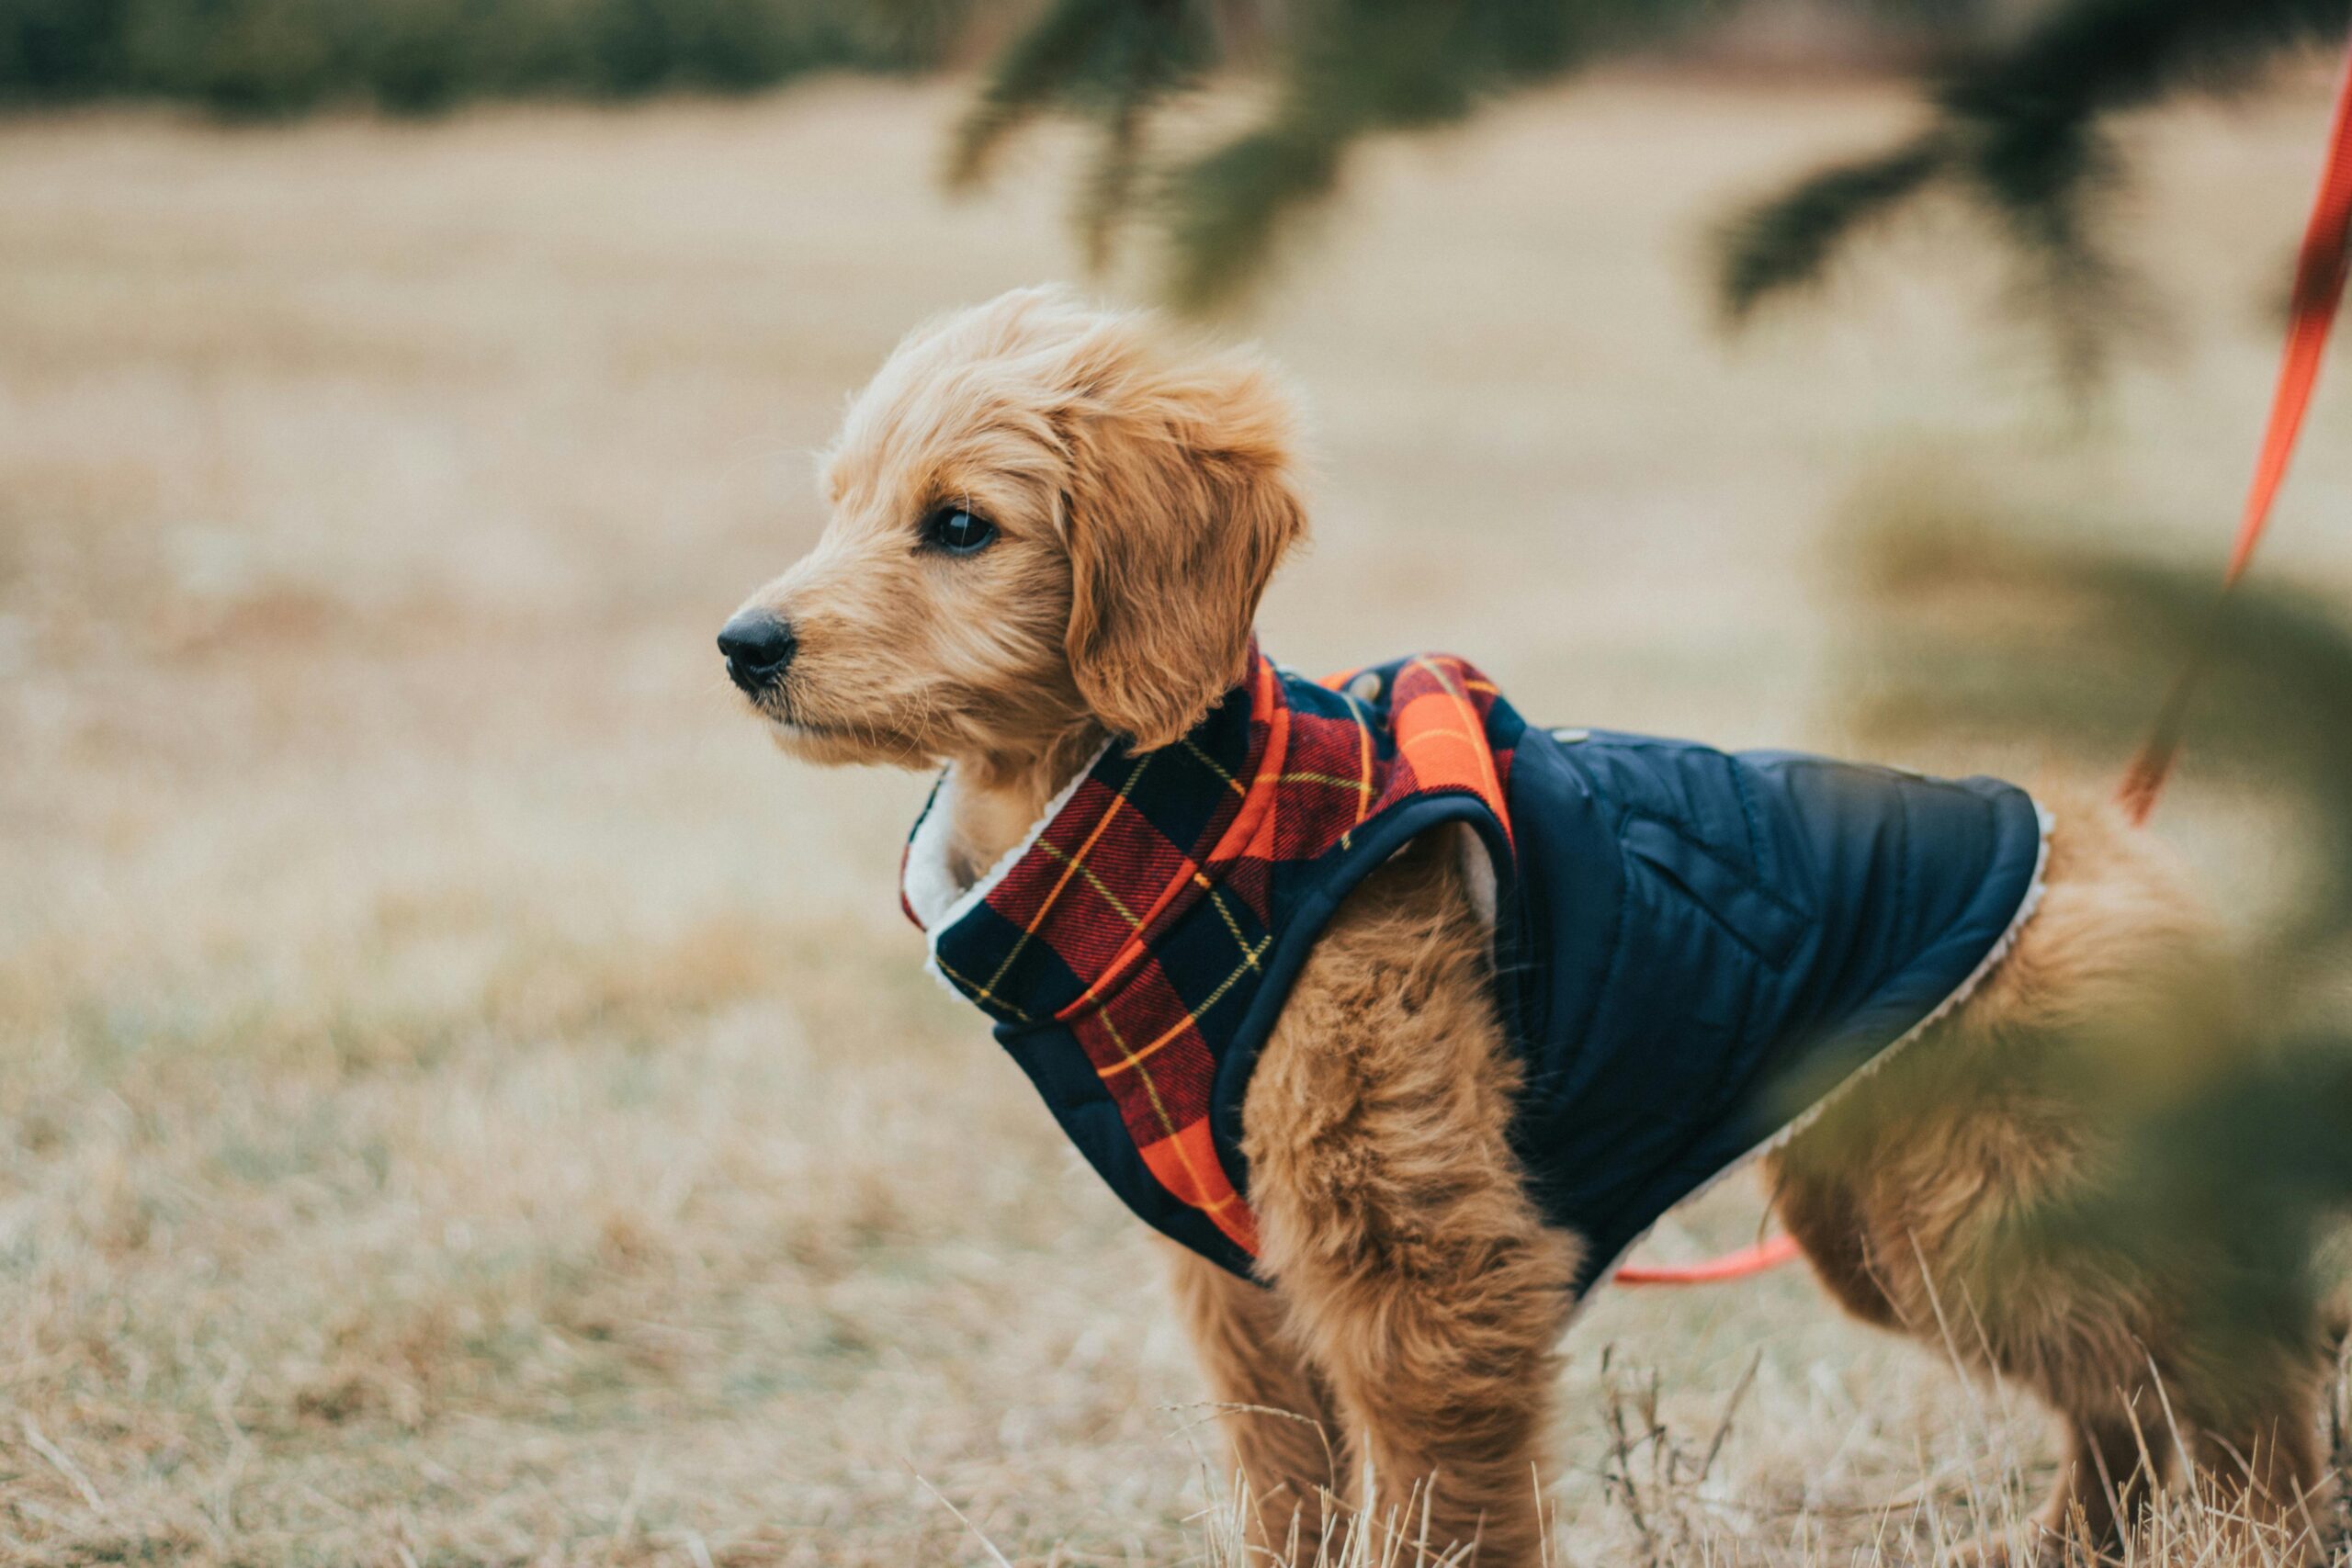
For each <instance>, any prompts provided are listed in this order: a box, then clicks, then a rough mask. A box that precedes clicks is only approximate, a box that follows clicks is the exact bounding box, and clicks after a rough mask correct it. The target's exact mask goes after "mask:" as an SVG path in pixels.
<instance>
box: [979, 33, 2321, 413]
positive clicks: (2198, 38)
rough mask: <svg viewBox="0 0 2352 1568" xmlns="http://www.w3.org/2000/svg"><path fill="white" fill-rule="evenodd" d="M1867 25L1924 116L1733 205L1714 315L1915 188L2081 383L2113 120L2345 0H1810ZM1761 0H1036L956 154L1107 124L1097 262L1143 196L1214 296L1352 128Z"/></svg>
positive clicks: (2222, 74) (2264, 47) (1318, 181)
mask: <svg viewBox="0 0 2352 1568" xmlns="http://www.w3.org/2000/svg"><path fill="white" fill-rule="evenodd" d="M1822 4H1823V6H1825V7H1826V8H1829V9H1833V10H1842V11H1845V12H1847V13H1849V14H1850V15H1851V16H1852V17H1855V18H1856V19H1857V20H1858V22H1859V21H1862V20H1876V21H1879V22H1882V23H1883V22H1886V21H1889V20H1894V21H1897V22H1902V23H1905V24H1907V25H1908V26H1910V27H1912V28H1915V29H1917V30H1918V32H1919V33H1920V35H1921V36H1923V37H1928V38H1932V39H1935V40H1937V43H1938V45H1939V47H1938V48H1937V49H1935V50H1934V51H1929V53H1928V59H1929V60H1930V61H1931V62H1932V63H1931V64H1930V66H1929V72H1928V74H1929V80H1928V82H1927V84H1926V91H1927V97H1928V107H1929V111H1930V118H1929V121H1928V126H1927V128H1926V129H1925V130H1922V131H1920V132H1919V133H1917V134H1916V135H1914V136H1912V137H1910V138H1908V139H1906V140H1905V141H1902V142H1901V143H1899V144H1897V145H1895V146H1894V147H1892V148H1889V149H1886V150H1884V151H1882V152H1871V153H1865V154H1861V155H1859V156H1856V157H1853V158H1850V159H1847V160H1843V161H1840V162H1838V163H1835V164H1831V165H1830V166H1828V167H1826V168H1823V169H1820V170H1816V171H1814V172H1812V173H1809V174H1806V175H1802V176H1801V177H1798V178H1796V179H1794V180H1793V181H1792V183H1791V184H1790V185H1789V186H1787V187H1786V188H1784V189H1783V190H1781V191H1780V192H1778V193H1775V194H1773V195H1771V196H1770V197H1767V198H1764V199H1762V200H1760V201H1758V203H1756V204H1755V205H1754V206H1753V207H1751V208H1749V209H1747V210H1746V211H1744V212H1742V213H1739V214H1736V215H1735V216H1734V217H1733V218H1732V219H1731V220H1729V221H1728V222H1726V223H1725V224H1724V226H1723V229H1722V231H1721V234H1720V237H1719V243H1718V267H1717V285H1716V291H1717V299H1718V301H1719V304H1720V306H1721V309H1722V310H1723V313H1724V320H1725V321H1726V323H1727V324H1729V325H1733V326H1736V325H1738V324H1740V323H1742V322H1745V321H1747V320H1749V319H1750V318H1752V317H1753V316H1754V315H1755V313H1756V312H1757V311H1758V310H1759V309H1760V308H1762V307H1763V306H1764V305H1765V304H1767V303H1768V302H1770V301H1772V300H1775V299H1781V298H1783V297H1785V296H1789V295H1792V294H1794V293H1796V292H1798V291H1800V290H1801V289H1803V288H1805V287H1806V286H1808V285H1811V284H1813V283H1815V282H1817V281H1818V280H1819V279H1821V278H1822V276H1824V275H1825V274H1826V271H1827V270H1828V268H1829V266H1830V265H1831V264H1832V262H1833V261H1834V260H1835V259H1836V258H1837V257H1838V254H1840V253H1841V252H1842V251H1843V250H1844V249H1845V248H1846V247H1847V245H1848V244H1849V243H1850V242H1851V240H1852V239H1853V238H1854V236H1855V235H1856V234H1857V233H1858V232H1859V231H1861V230H1862V229H1863V228H1865V227H1866V226H1868V225H1869V224H1871V222H1873V221H1877V220H1883V219H1885V218H1887V217H1889V216H1891V215H1892V214H1894V212H1895V211H1897V210H1898V209H1901V208H1902V207H1903V206H1905V204H1907V203H1908V202H1909V201H1911V200H1912V199H1913V198H1915V197H1917V196H1919V195H1921V194H1923V193H1925V192H1928V191H1929V190H1938V189H1941V190H1949V191H1951V192H1953V193H1955V194H1957V195H1959V196H1960V197H1962V198H1963V199H1965V200H1966V201H1968V202H1970V203H1971V204H1972V205H1973V206H1975V207H1976V208H1978V209H1981V210H1982V211H1984V212H1985V213H1986V214H1987V215H1988V216H1990V217H1991V218H1992V219H1993V220H1994V221H1995V224H1996V229H1997V231H1999V233H2000V235H2001V236H2002V238H2003V240H2004V241H2005V243H2007V245H2008V247H2009V248H2010V249H2011V250H2012V251H2013V252H2014V254H2016V256H2017V257H2018V261H2019V263H2020V273H2019V277H2020V288H2019V289H2018V292H2017V296H2016V299H2015V300H2014V306H2015V308H2016V309H2017V310H2018V313H2019V314H2021V315H2023V316H2026V317H2028V318H2030V319H2038V320H2040V321H2042V322H2043V323H2045V324H2046V325H2048V326H2049V327H2050V328H2051V329H2052V333H2053V338H2054V341H2055V344H2056V346H2057V349H2058V351H2059V354H2060V356H2061V359H2062V362H2063V365H2064V368H2065V370H2066V371H2067V373H2068V377H2069V379H2070V380H2072V381H2074V382H2075V383H2077V384H2080V383H2085V382H2088V381H2090V380H2092V379H2093V378H2096V377H2097V375H2098V371H2099V369H2100V367H2101V364H2102V361H2103V356H2104V354H2105V352H2106V348H2107V345H2108V344H2109V342H2110V341H2111V340H2112V339H2113V337H2114V335H2115V333H2116V331H2117V329H2118V328H2119V327H2120V326H2121V325H2123V324H2126V323H2127V322H2128V321H2130V320H2131V310H2132V305H2133V301H2134V299H2135V298H2136V294H2135V290H2134V289H2133V288H2132V286H2131V279H2132V273H2131V268H2130V266H2129V265H2127V264H2126V263H2125V262H2124V261H2123V260H2122V259H2121V258H2119V257H2117V256H2115V255H2113V254H2109V250H2108V248H2107V246H2106V245H2105V244H2104V243H2102V241H2101V239H2100V225H2099V222H2098V219H2099V208H2100V197H2102V196H2103V195H2104V194H2105V193H2106V192H2108V191H2109V190H2110V189H2111V188H2112V187H2113V186H2116V185H2117V184H2118V183H2119V182H2120V180H2121V179H2122V177H2123V176H2124V175H2125V173H2126V172H2127V171H2126V168H2125V164H2124V160H2123V159H2122V157H2121V156H2120V153H2119V152H2118V150H2117V148H2116V147H2115V145H2114V143H2113V142H2112V141H2111V140H2110V137H2109V130H2108V126H2109V119H2110V118H2111V117H2112V116H2114V115H2116V114H2118V113H2120V112H2122V111H2125V110H2129V109H2132V108H2137V107H2143V106H2145V105H2148V104H2151V103H2154V102H2156V101H2159V100H2161V99H2163V98H2165V97H2166V96H2171V95H2173V94H2176V93H2179V92H2183V91H2188V90H2199V89H2215V88H2225V87H2229V86H2232V85H2236V84H2239V83H2243V82H2245V81H2247V80H2248V79H2250V77H2251V76H2252V75H2253V73H2255V72H2256V71H2257V70H2258V68H2260V67H2261V66H2263V65H2264V64H2266V63H2267V62H2272V61H2274V60H2276V59H2278V57H2280V56H2281V55H2282V54H2283V53H2284V52H2285V51H2290V50H2292V49H2295V48H2298V47H2301V46H2305V45H2309V44H2312V43H2314V42H2318V41H2324V40H2328V39H2335V38H2340V37H2341V36H2342V34H2343V31H2344V29H2345V28H2346V25H2347V22H2352V0H2027V3H2024V4H2010V5H2006V6H2005V5H2000V4H1996V3H1995V0H1973V3H1972V0H1822ZM1767 9H1770V0H1455V3H1452V4H1446V5H1430V4H1427V3H1424V0H1283V3H1280V4H1277V3H1276V0H1225V3H1223V4H1214V3H1212V0H1051V3H1049V4H1047V5H1046V6H1044V7H1043V9H1042V11H1041V12H1040V14H1039V15H1037V17H1035V20H1034V21H1033V22H1032V23H1031V24H1030V26H1029V27H1028V28H1026V29H1025V30H1023V31H1022V32H1020V33H1019V34H1017V35H1016V36H1015V37H1014V38H1013V39H1012V41H1011V42H1010V43H1009V44H1008V45H1007V46H1006V47H1005V49H1004V50H1003V51H1002V52H1001V54H1000V55H999V57H998V59H997V60H996V62H995V63H994V65H993V67H992V68H991V71H990V73H989V78H988V81H987V84H986V85H985V86H984V87H983V89H982V91H981V93H980V95H979V96H978V101H977V102H976V104H975V105H974V107H973V109H972V111H971V113H970V115H969V116H968V117H967V119H966V121H965V123H964V125H963V128H962V130H961V131H960V133H959V135H958V139H957V148H956V160H955V165H954V167H955V175H956V179H957V180H958V181H959V182H963V183H969V182H971V181H973V180H975V179H977V178H978V177H980V176H981V175H983V174H984V172H985V170H986V168H987V166H988V162H989V157H990V155H991V154H992V153H993V152H995V151H996V150H997V149H998V148H999V147H1000V146H1001V144H1002V142H1003V141H1005V139H1006V138H1008V137H1010V136H1012V134H1014V133H1016V132H1017V131H1018V130H1021V129H1022V128H1023V127H1024V126H1026V125H1028V124H1029V123H1031V122H1032V121H1034V120H1035V119H1036V118H1040V117H1042V116H1045V115H1048V114H1069V115H1074V116H1078V117H1080V118H1086V119H1090V120H1091V121H1093V122H1095V123H1096V124H1097V125H1099V126H1100V127H1101V128H1102V129H1101V134H1102V138H1103V145H1102V152H1101V154H1100V159H1099V162H1098V165H1097V171H1096V173H1095V175H1093V177H1092V178H1091V181H1090V182H1089V183H1088V185H1087V186H1086V189H1085V193H1084V195H1083V197H1082V199H1081V200H1080V204H1079V205H1080V213H1081V220H1082V222H1083V225H1084V227H1085V229H1086V231H1087V233H1088V235H1089V236H1090V240H1091V246H1090V249H1091V251H1092V253H1093V254H1095V255H1096V256H1097V258H1098V260H1099V259H1100V258H1101V257H1102V256H1103V255H1104V254H1107V248H1106V246H1105V244H1104V237H1105V236H1106V235H1107V234H1108V233H1109V232H1111V231H1112V230H1113V228H1114V226H1115V225H1116V224H1117V223H1118V222H1119V221H1121V220H1124V219H1125V218H1128V217H1134V216H1148V217H1149V218H1150V219H1151V220H1153V223H1154V224H1155V226H1156V227H1157V229H1158V231H1159V238H1160V241H1161V242H1162V244H1163V247H1164V260H1165V276H1164V280H1163V281H1164V291H1165V293H1166V294H1167V295H1168V297H1169V298H1170V299H1171V300H1172V301H1173V302H1175V303H1177V304H1179V305H1181V306H1183V307H1185V308H1187V309H1190V310H1196V311H1197V310H1213V309H1216V308H1218V307H1221V306H1224V305H1227V304H1229V303H1231V302H1233V301H1235V300H1237V299H1240V298H1242V297H1243V296H1244V295H1245V294H1246V293H1247V292H1248V290H1249V289H1250V288H1251V287H1252V286H1254V285H1255V284H1257V283H1258V282H1259V281H1260V280H1261V279H1262V278H1263V277H1264V276H1266V275H1267V274H1268V272H1269V270H1270V267H1271V265H1272V262H1273V260H1274V259H1275V257H1276V255H1277V253H1278V252H1279V250H1280V249H1281V243H1282V241H1283V238H1284V236H1285V235H1286V234H1287V233H1288V232H1289V231H1291V229H1292V228H1293V227H1294V226H1295V224H1296V223H1297V222H1298V220H1300V219H1302V218H1303V217H1305V216H1306V215H1307V214H1308V213H1309V212H1311V211H1312V210H1313V209H1314V208H1315V207H1316V206H1317V204H1318V203H1320V202H1321V201H1322V200H1323V199H1324V198H1325V197H1329V195H1330V194H1331V193H1332V192H1333V191H1334V190H1335V189H1336V188H1337V187H1338V186H1339V185H1340V182H1341V181H1342V179H1343V178H1344V176H1345V174H1346V171H1347V167H1348V157H1349V154H1350V153H1351V152H1352V151H1353V150H1354V149H1355V148H1356V147H1357V146H1358V145H1359V144H1361V143H1362V142H1363V141H1365V140H1367V139H1369V138H1371V137H1374V136H1376V135H1379V134H1382V133H1389V132H1410V131H1417V130H1427V129H1429V128H1431V127H1436V126H1442V125H1446V124H1450V123H1453V122H1457V121H1460V120H1463V119H1465V118H1469V117H1471V116H1474V115H1476V113H1478V112H1479V111H1480V110H1481V109H1483V108H1484V107H1487V105H1489V104H1491V103H1492V102H1494V101H1495V100H1496V99H1497V98H1498V97H1500V96H1503V95H1505V94H1507V93H1510V92H1511V91H1513V90H1515V89H1518V88H1521V87H1525V86H1528V85H1534V84H1539V83H1544V82H1549V81H1555V80H1558V79H1560V78H1562V77H1564V76H1566V75H1567V74H1569V73H1572V72H1574V71H1576V70H1577V69H1579V68H1582V67H1584V66H1587V65H1589V64H1591V63H1593V62H1597V61H1600V60H1603V59H1607V58H1611V57H1615V56H1621V55H1624V54H1627V53H1631V52H1634V51H1643V50H1654V49H1657V48H1660V47H1662V46H1665V45H1668V44H1673V43H1679V42H1684V41H1688V40H1691V39H1696V38H1698V37H1700V36H1702V34H1703V33H1705V32H1706V31H1707V29H1710V28H1714V27H1716V26H1718V25H1719V24H1723V23H1724V22H1727V21H1730V20H1733V19H1734V18H1736V17H1739V16H1740V15H1742V14H1745V13H1753V12H1758V11H1760V10H1767ZM1235 39H1243V40H1246V41H1247V44H1248V46H1249V51H1250V54H1251V56H1252V57H1253V58H1254V57H1255V56H1256V55H1257V54H1258V53H1259V52H1261V46H1262V52H1263V53H1264V55H1265V57H1266V59H1265V67H1264V69H1263V70H1262V71H1261V72H1258V73H1254V74H1255V75H1256V77H1257V78H1258V85H1259V86H1260V87H1261V90H1262V95H1263V99H1264V102H1263V107H1262V108H1261V112H1260V113H1259V114H1258V116H1257V118H1256V119H1255V121H1254V123H1252V124H1250V125H1248V126H1246V127H1245V128H1243V129H1241V130H1238V132H1236V133H1234V134H1232V135H1231V136H1230V137H1228V138H1227V139H1226V140H1224V141H1221V142H1217V143H1215V144H1213V145H1210V146H1208V147H1206V148H1205V149H1198V150H1192V151H1188V152H1185V153H1183V154H1182V155H1180V156H1176V157H1173V158H1171V159H1169V160H1165V161H1162V162H1159V163H1157V164H1154V163H1153V162H1152V161H1151V160H1150V159H1149V158H1148V156H1147V150H1148V147H1149V145H1150V141H1149V135H1148V132H1149V127H1150V122H1151V120H1152V118H1153V117H1154V115H1155V114H1156V113H1158V112H1159V110H1160V109H1161V108H1162V107H1164V106H1165V105H1166V104H1167V103H1168V102H1169V101H1170V98H1171V97H1172V96H1175V95H1176V94H1177V93H1179V92H1180V91H1182V89H1184V88H1187V87H1191V86H1195V85H1203V84H1204V83H1207V82H1209V81H1211V80H1214V79H1216V78H1217V77H1219V76H1220V75H1238V74H1241V73H1240V72H1239V71H1238V70H1237V65H1238V62H1237V60H1236V58H1235V55H1236V52H1237V51H1236V50H1235V48H1234V47H1233V41H1234V40H1235Z"/></svg>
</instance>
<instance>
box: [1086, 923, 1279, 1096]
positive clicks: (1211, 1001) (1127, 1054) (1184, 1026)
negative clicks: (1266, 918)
mask: <svg viewBox="0 0 2352 1568" xmlns="http://www.w3.org/2000/svg"><path fill="white" fill-rule="evenodd" d="M1236 934H1237V935H1238V932H1237V933H1236ZM1273 942H1274V939H1273V938H1272V937H1271V936H1268V937H1264V938H1261V939H1260V940H1259V941H1258V942H1256V943H1255V944H1252V943H1250V942H1243V943H1241V962H1240V963H1238V964H1235V965H1234V966H1233V972H1232V973H1231V974H1229V975H1227V976H1226V977H1225V978H1224V979H1222V980H1220V981H1218V982H1217V987H1216V989H1215V990H1213V991H1211V992H1210V993H1209V994H1208V996H1207V997H1206V998H1204V999H1203V1000H1202V1002H1201V1004H1200V1005H1199V1006H1198V1007H1196V1008H1194V1009H1193V1010H1192V1011H1190V1012H1188V1013H1186V1014H1185V1015H1184V1016H1183V1017H1182V1019H1180V1020H1178V1021H1177V1022H1176V1023H1175V1025H1174V1026H1173V1027H1172V1028H1170V1030H1169V1031H1168V1032H1166V1033H1165V1034H1162V1035H1161V1036H1160V1037H1159V1039H1157V1040H1155V1041H1153V1042H1152V1043H1150V1044H1148V1045H1146V1046H1145V1047H1144V1048H1143V1049H1142V1050H1140V1051H1131V1050H1129V1049H1128V1048H1127V1043H1126V1042H1125V1040H1123V1039H1121V1038H1120V1037H1119V1032H1118V1030H1117V1028H1116V1027H1115V1026H1114V1025H1113V1023H1112V1022H1111V1010H1110V1009H1109V1008H1107V1007H1106V1008H1103V1009H1100V1010H1098V1011H1097V1014H1096V1016H1097V1017H1099V1018H1101V1019H1102V1020H1103V1027H1104V1028H1105V1029H1108V1030H1110V1031H1111V1043H1113V1044H1114V1045H1116V1046H1118V1048H1119V1055H1120V1056H1121V1058H1122V1059H1121V1060H1119V1061H1116V1062H1114V1063H1112V1064H1111V1065H1110V1066H1107V1067H1097V1068H1096V1069H1095V1073H1096V1075H1097V1076H1098V1077H1105V1078H1107V1077H1112V1076H1113V1075H1114V1074H1117V1073H1124V1072H1129V1071H1132V1070H1133V1069H1135V1068H1136V1067H1140V1066H1143V1064H1144V1061H1145V1059H1146V1058H1147V1057H1149V1056H1150V1055H1153V1054H1154V1053H1156V1052H1158V1051H1159V1050H1160V1049H1162V1048H1163V1047H1165V1046H1166V1045H1167V1043H1169V1042H1170V1041H1171V1040H1174V1039H1176V1038H1177V1037H1179V1036H1180V1035H1182V1033H1183V1032H1184V1031H1186V1030H1188V1029H1192V1028H1195V1027H1197V1026H1198V1025H1199V1023H1200V1021H1201V1015H1202V1014H1203V1013H1204V1012H1206V1011H1208V1010H1210V1009H1211V1008H1213V1007H1215V1006H1216V1004H1217V1003H1219V1002H1221V1001H1223V1000H1224V999H1225V993H1226V992H1227V991H1229V990H1231V989H1233V987H1236V986H1238V985H1239V984H1240V983H1241V976H1244V975H1247V974H1248V973H1250V971H1251V970H1253V969H1255V968H1257V967H1258V961H1259V960H1260V959H1261V958H1263V957H1264V956H1265V955H1266V949H1268V948H1269V947H1272V945H1273ZM1145 1081H1146V1082H1147V1083H1148V1082H1149V1081H1150V1078H1149V1076H1148V1075H1146V1077H1145Z"/></svg>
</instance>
